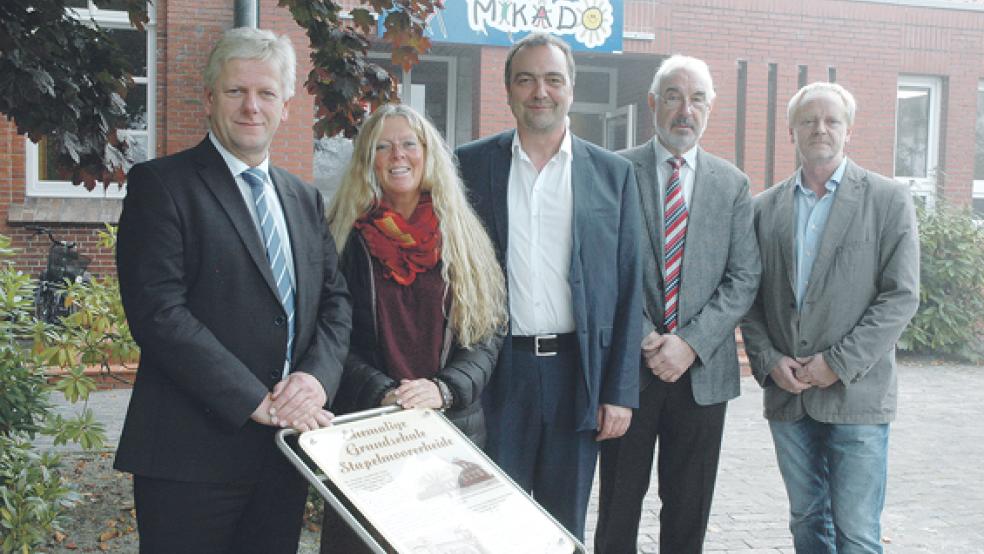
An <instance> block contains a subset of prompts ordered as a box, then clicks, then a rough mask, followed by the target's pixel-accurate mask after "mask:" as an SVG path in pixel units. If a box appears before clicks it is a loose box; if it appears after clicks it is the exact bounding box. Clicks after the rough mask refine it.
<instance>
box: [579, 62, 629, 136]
mask: <svg viewBox="0 0 984 554" xmlns="http://www.w3.org/2000/svg"><path fill="white" fill-rule="evenodd" d="M617 82H618V69H616V68H614V67H600V66H583V67H578V68H577V78H576V79H575V80H574V103H573V104H571V110H570V114H569V117H570V121H571V131H573V132H574V134H575V135H577V136H578V137H580V138H583V139H584V140H587V141H589V142H593V143H594V144H597V145H598V146H602V147H605V146H607V145H606V139H607V137H606V136H605V135H606V133H605V120H606V117H607V114H609V113H610V112H614V111H615V108H616V106H615V97H616V94H615V91H616V84H617Z"/></svg>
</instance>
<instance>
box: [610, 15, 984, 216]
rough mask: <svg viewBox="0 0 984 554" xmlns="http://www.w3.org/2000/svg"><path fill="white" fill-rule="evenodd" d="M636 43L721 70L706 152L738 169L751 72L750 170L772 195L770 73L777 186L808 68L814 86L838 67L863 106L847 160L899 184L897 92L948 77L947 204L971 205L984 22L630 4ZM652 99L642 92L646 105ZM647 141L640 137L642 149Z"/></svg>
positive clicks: (629, 43) (635, 48)
mask: <svg viewBox="0 0 984 554" xmlns="http://www.w3.org/2000/svg"><path fill="white" fill-rule="evenodd" d="M625 21H626V22H627V23H626V30H627V31H639V32H651V33H654V34H655V37H656V38H655V40H631V39H627V40H626V41H625V45H624V49H625V51H626V52H627V53H628V52H633V53H634V52H640V53H643V52H647V53H655V54H664V55H666V54H674V53H683V54H688V55H692V56H696V57H699V58H703V59H704V60H706V61H707V62H708V64H709V65H710V66H711V71H712V73H713V75H714V79H715V88H716V89H717V91H718V95H719V96H718V100H717V103H716V105H715V107H714V111H713V113H712V115H711V118H710V125H709V127H708V130H707V134H706V135H705V136H704V139H703V141H702V143H703V145H704V147H705V148H707V149H708V150H710V151H712V152H715V153H717V154H719V155H721V156H723V157H726V158H728V159H733V158H734V138H733V137H734V132H735V112H734V110H735V81H736V69H735V68H736V62H737V60H738V59H744V60H747V62H748V97H747V99H748V100H747V102H748V103H747V111H746V114H747V119H746V123H745V125H746V147H745V170H746V172H748V173H749V175H750V176H751V177H752V180H753V181H754V182H755V183H756V185H757V187H759V188H761V187H762V186H763V185H764V184H765V183H764V177H765V174H766V171H765V151H764V146H765V136H766V129H765V127H766V121H767V96H766V85H767V72H768V64H769V63H776V64H778V72H779V73H778V95H777V111H778V113H777V117H776V151H775V176H776V179H782V178H784V177H785V176H787V175H788V174H790V173H791V172H792V170H793V168H794V164H795V161H794V153H793V148H792V145H791V144H790V142H789V139H788V133H787V127H786V116H785V105H786V102H788V100H789V98H790V97H791V96H792V94H793V93H794V92H795V91H796V88H797V71H798V67H797V66H799V65H806V66H808V68H809V81H815V80H825V79H826V75H827V67H828V66H832V67H835V68H836V69H837V81H838V82H839V83H841V84H842V85H844V86H845V87H847V88H848V89H850V90H851V91H852V92H853V93H854V94H855V96H856V97H857V100H858V117H857V122H856V127H855V130H854V136H853V138H852V140H851V143H850V144H849V146H848V154H849V155H850V156H851V157H852V158H853V159H854V160H856V161H857V162H859V163H860V164H861V165H863V166H866V167H868V168H870V169H872V170H875V171H878V172H880V173H883V174H886V175H891V174H892V172H893V164H894V151H893V146H894V142H895V89H896V84H897V80H898V77H899V75H901V74H915V75H930V76H937V75H941V74H944V73H946V76H948V77H949V97H948V98H945V99H944V102H945V104H946V105H947V107H948V110H947V111H946V113H947V117H946V120H945V121H944V122H943V125H944V127H945V129H946V135H945V136H944V138H943V141H944V144H943V148H942V149H941V154H942V153H944V152H945V158H943V157H941V159H940V165H941V168H942V169H943V171H945V180H944V196H945V197H946V198H947V199H948V200H951V201H953V202H958V203H969V202H970V196H971V195H970V190H971V181H972V172H973V163H972V161H970V162H969V161H968V160H973V152H974V147H975V145H974V142H973V141H974V118H973V114H974V113H975V110H976V92H977V83H978V80H979V79H981V78H984V13H982V12H974V11H961V10H940V9H929V8H917V7H905V6H891V5H885V4H877V3H866V2H857V1H849V0H839V1H831V0H815V1H812V2H782V1H775V0H749V1H743V2H734V1H729V0H704V1H701V2H692V1H687V0H661V1H659V2H652V1H648V0H626V12H625ZM644 93H645V91H640V95H642V94H644ZM641 138H642V137H640V139H641Z"/></svg>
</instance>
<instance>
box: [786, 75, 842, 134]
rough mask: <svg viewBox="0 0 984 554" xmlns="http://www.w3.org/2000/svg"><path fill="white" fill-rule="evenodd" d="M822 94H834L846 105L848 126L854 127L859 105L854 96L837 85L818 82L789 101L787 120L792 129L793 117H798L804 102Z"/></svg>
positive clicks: (805, 87) (809, 85) (807, 86)
mask: <svg viewBox="0 0 984 554" xmlns="http://www.w3.org/2000/svg"><path fill="white" fill-rule="evenodd" d="M822 92H830V93H833V94H834V96H837V97H838V98H840V99H841V102H842V103H843V104H844V111H845V112H847V125H848V126H851V125H854V114H855V113H856V112H857V110H858V103H857V102H856V101H855V100H854V95H853V94H851V93H850V91H848V90H847V89H846V88H844V87H842V86H840V85H838V84H837V83H830V82H827V81H816V82H814V83H810V84H808V85H805V86H804V87H803V88H801V89H799V90H798V91H796V94H794V95H793V97H792V98H790V99H789V105H788V106H787V107H786V118H787V120H788V121H789V126H790V127H792V126H793V117H794V116H795V115H796V111H797V110H799V107H800V106H801V105H802V104H803V102H806V100H807V99H808V98H809V97H811V96H814V95H816V94H819V93H822Z"/></svg>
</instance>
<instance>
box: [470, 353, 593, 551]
mask: <svg viewBox="0 0 984 554" xmlns="http://www.w3.org/2000/svg"><path fill="white" fill-rule="evenodd" d="M509 377H510V378H512V379H519V380H521V381H522V383H517V384H516V385H517V386H514V387H511V388H512V390H514V391H517V392H516V395H515V396H516V397H515V398H508V399H495V398H493V399H491V401H492V402H502V403H503V404H504V405H505V406H507V408H505V409H498V410H492V411H489V412H486V422H487V425H488V444H487V446H486V451H487V452H488V454H489V457H490V458H492V460H493V461H495V463H496V464H498V465H499V467H501V468H502V469H503V471H505V472H506V473H507V474H508V475H509V476H510V477H512V479H513V480H514V481H516V483H517V484H518V485H519V486H520V487H522V488H523V489H525V490H526V491H527V492H529V493H530V494H531V495H532V496H533V498H534V499H536V501H537V502H538V503H539V504H540V505H541V506H543V507H544V508H545V509H546V510H547V512H549V513H550V515H552V516H553V517H554V518H555V519H556V520H557V521H558V522H560V524H561V525H563V526H564V527H566V528H567V530H568V531H570V532H571V534H573V535H574V536H575V537H577V538H578V540H582V541H583V540H584V519H585V516H586V514H587V510H588V497H589V496H590V494H591V483H592V480H593V478H594V470H595V465H596V461H597V458H598V446H597V444H598V443H596V442H595V440H594V437H595V432H594V431H580V432H579V431H577V429H576V423H575V414H574V400H575V394H576V393H575V385H576V383H577V380H579V379H581V378H582V377H581V370H580V367H579V365H578V356H577V354H576V353H575V352H572V351H566V352H560V353H558V355H557V356H551V357H537V356H536V355H534V354H532V353H530V352H524V351H521V350H517V349H513V355H512V367H511V368H510V375H509Z"/></svg>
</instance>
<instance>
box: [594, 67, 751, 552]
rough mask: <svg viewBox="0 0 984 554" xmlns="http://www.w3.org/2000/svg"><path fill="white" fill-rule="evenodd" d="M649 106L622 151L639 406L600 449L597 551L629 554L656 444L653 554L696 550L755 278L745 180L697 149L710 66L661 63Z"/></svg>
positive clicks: (735, 386)
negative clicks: (633, 194) (639, 131)
mask: <svg viewBox="0 0 984 554" xmlns="http://www.w3.org/2000/svg"><path fill="white" fill-rule="evenodd" d="M648 101H649V107H650V108H651V109H652V111H653V119H654V120H655V122H656V129H655V130H656V136H655V137H654V138H653V139H652V140H650V141H649V142H647V143H645V144H643V145H641V146H637V147H635V148H630V149H628V150H625V151H623V152H620V154H622V155H623V156H625V157H626V158H628V159H629V160H630V161H632V164H633V167H634V168H635V174H636V182H637V183H638V186H639V196H640V199H641V202H640V205H641V207H642V214H643V222H644V223H645V231H644V232H643V233H642V237H641V241H642V244H643V248H642V250H643V255H642V265H643V284H642V291H643V315H644V318H643V322H642V325H643V333H642V336H643V340H642V345H641V346H642V358H641V360H640V373H639V408H638V409H637V410H636V411H635V413H634V414H633V416H632V423H631V425H630V426H629V430H628V431H627V432H626V433H625V435H624V436H623V437H622V438H620V439H615V440H609V441H604V442H603V443H602V444H601V462H600V470H599V477H600V484H601V487H600V498H599V510H598V527H597V529H596V531H595V540H594V545H595V552H596V553H598V554H620V553H630V552H635V551H636V543H637V540H638V534H639V518H640V516H641V514H642V503H643V499H644V497H645V495H646V490H647V489H648V488H649V478H650V474H651V473H652V469H653V458H654V452H655V447H656V444H657V443H658V444H659V460H658V462H657V463H656V466H657V478H658V481H659V497H660V500H661V501H662V508H661V509H660V514H659V520H660V533H659V544H660V552H672V553H673V554H697V553H699V552H701V549H702V548H703V543H704V534H705V531H706V529H707V520H708V516H709V515H710V510H711V499H712V497H713V495H714V482H715V479H716V478H717V467H718V459H719V457H720V452H721V439H722V435H723V432H724V419H725V411H726V407H727V403H728V400H731V399H732V398H735V397H737V396H738V394H739V393H740V392H741V389H740V385H739V378H740V375H741V371H740V369H739V366H738V354H737V347H736V345H735V327H737V326H738V322H739V321H740V320H741V317H742V316H743V315H744V314H745V312H746V311H747V310H748V307H749V306H750V305H751V303H752V300H753V299H754V298H755V290H756V287H757V286H758V280H759V272H760V266H759V257H758V250H757V248H756V244H755V236H754V233H753V231H752V199H751V195H750V194H749V192H748V189H749V183H748V177H747V176H746V175H745V174H744V173H742V172H741V171H739V170H738V168H736V167H735V166H733V165H731V164H730V163H728V162H727V161H725V160H722V159H721V158H718V157H717V156H714V155H713V154H710V153H709V152H707V151H705V150H704V149H703V148H701V147H700V146H699V144H698V141H700V137H701V135H702V134H703V132H704V129H705V128H706V127H707V121H708V117H709V116H710V113H711V109H712V107H713V103H714V83H713V81H712V79H711V72H710V69H708V67H707V64H706V63H704V62H703V61H702V60H699V59H697V58H692V57H688V56H680V55H676V56H672V57H670V58H667V59H666V60H665V61H664V62H663V63H662V65H660V68H659V70H658V71H657V72H656V75H655V77H654V78H653V83H652V85H651V86H650V90H649V94H648Z"/></svg>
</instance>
